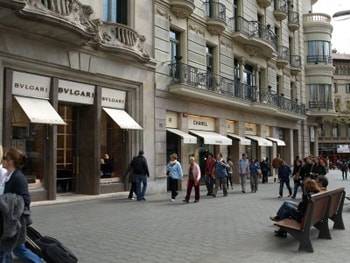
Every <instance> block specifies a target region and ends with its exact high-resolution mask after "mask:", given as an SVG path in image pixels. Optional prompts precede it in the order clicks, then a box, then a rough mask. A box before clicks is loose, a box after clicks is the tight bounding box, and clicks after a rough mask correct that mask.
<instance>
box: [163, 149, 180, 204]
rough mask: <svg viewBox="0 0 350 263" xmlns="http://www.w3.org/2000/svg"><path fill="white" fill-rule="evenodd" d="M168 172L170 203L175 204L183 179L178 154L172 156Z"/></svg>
mask: <svg viewBox="0 0 350 263" xmlns="http://www.w3.org/2000/svg"><path fill="white" fill-rule="evenodd" d="M166 170H167V175H168V177H169V187H170V191H171V198H170V202H175V198H176V196H177V195H178V192H177V189H178V184H179V181H181V180H182V177H183V172H182V167H181V164H180V162H179V161H178V160H177V154H176V153H173V154H172V155H170V162H169V163H168V165H167V168H166Z"/></svg>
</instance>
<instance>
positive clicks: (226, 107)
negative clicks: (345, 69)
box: [154, 0, 332, 178]
mask: <svg viewBox="0 0 350 263" xmlns="http://www.w3.org/2000/svg"><path fill="white" fill-rule="evenodd" d="M315 2H316V1H314V0H313V1H311V0H309V1H306V0H294V1H286V0H275V1H271V0H249V1H246V0H245V1H243V0H227V1H199V0H186V1H177V0H163V1H161V0H156V1H155V6H154V9H155V10H154V13H155V14H154V16H155V19H154V21H155V22H154V56H155V59H156V62H157V70H156V80H155V83H156V100H155V103H156V104H155V125H156V127H155V129H156V130H155V134H156V136H155V140H156V141H155V144H156V147H155V149H156V155H155V164H156V169H155V171H156V175H157V176H158V177H160V178H162V177H164V176H165V168H164V165H165V163H166V162H167V159H168V156H169V154H170V153H172V152H176V153H178V154H179V155H180V159H181V161H182V162H183V163H184V164H185V167H186V163H187V162H188V156H189V155H190V154H194V155H196V157H197V158H198V159H199V162H200V164H201V166H202V169H203V164H204V160H205V155H206V153H207V152H212V153H219V152H221V153H223V154H224V156H227V157H230V158H231V159H233V160H234V161H235V162H236V161H238V159H239V158H240V156H241V154H242V153H247V155H248V156H249V157H250V158H253V159H255V158H257V159H259V160H261V159H262V158H266V157H268V158H270V160H271V158H273V157H275V156H276V155H277V153H280V154H281V156H282V158H284V159H285V160H286V161H287V162H288V163H291V162H292V160H293V158H294V156H295V155H300V156H304V155H307V154H309V153H310V152H311V153H314V152H315V149H317V148H315V147H316V146H315V142H312V143H310V138H311V139H312V141H314V140H315V135H314V131H315V128H317V125H318V124H317V122H316V121H314V115H315V113H316V112H315V111H314V110H313V109H314V108H313V106H314V105H313V103H312V102H311V101H310V99H311V98H310V96H308V94H309V93H308V90H307V89H310V87H309V85H312V84H314V83H315V84H319V83H324V82H327V83H329V82H328V80H327V81H325V80H323V81H321V82H319V80H318V76H316V75H315V71H318V69H319V68H320V67H321V68H325V69H324V70H325V72H324V73H322V74H323V75H327V76H328V75H329V74H330V73H329V72H328V71H327V70H330V71H331V69H330V67H329V65H328V60H327V61H323V63H324V64H325V66H324V65H319V66H320V67H319V68H317V67H316V66H314V65H310V61H311V59H315V57H312V58H311V56H314V55H315V56H317V55H318V53H317V52H316V51H315V52H316V53H311V52H313V51H312V50H311V48H310V49H308V45H309V43H310V41H313V40H316V41H317V40H319V39H322V38H324V39H325V40H327V41H330V37H331V32H332V27H331V25H330V18H329V17H328V16H327V15H323V14H314V13H312V5H313V4H314V3H315ZM321 26H325V27H324V28H320V27H321ZM316 31H317V32H321V33H320V34H317V33H315V32H316ZM310 45H311V44H310ZM329 47H330V45H329ZM306 84H307V85H306ZM310 106H311V107H310ZM309 114H310V115H312V118H311V122H310V123H309V122H308V118H307V116H308V115H309ZM322 114H323V113H322ZM310 135H311V136H310Z"/></svg>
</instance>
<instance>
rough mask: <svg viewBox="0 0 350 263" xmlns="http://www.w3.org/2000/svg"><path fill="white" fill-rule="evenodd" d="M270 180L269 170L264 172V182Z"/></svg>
mask: <svg viewBox="0 0 350 263" xmlns="http://www.w3.org/2000/svg"><path fill="white" fill-rule="evenodd" d="M268 181H269V173H268V171H263V172H262V183H263V184H264V183H267V182H268Z"/></svg>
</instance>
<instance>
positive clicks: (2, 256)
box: [0, 250, 12, 263]
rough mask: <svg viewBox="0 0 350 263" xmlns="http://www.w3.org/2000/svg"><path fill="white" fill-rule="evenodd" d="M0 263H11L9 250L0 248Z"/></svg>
mask: <svg viewBox="0 0 350 263" xmlns="http://www.w3.org/2000/svg"><path fill="white" fill-rule="evenodd" d="M0 263H12V254H11V252H8V251H1V250H0Z"/></svg>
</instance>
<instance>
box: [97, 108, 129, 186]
mask: <svg viewBox="0 0 350 263" xmlns="http://www.w3.org/2000/svg"><path fill="white" fill-rule="evenodd" d="M127 141H128V140H127V134H126V132H125V131H124V130H122V129H120V127H119V126H118V125H117V124H116V123H115V122H114V121H113V120H112V119H111V118H110V117H109V116H108V115H107V114H106V113H105V112H104V111H103V112H102V115H101V155H102V156H101V183H111V182H112V183H116V182H123V176H124V173H125V171H126V170H127V159H126V158H127Z"/></svg>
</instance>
